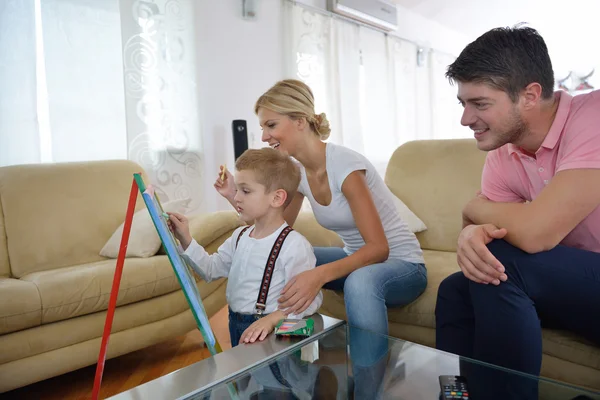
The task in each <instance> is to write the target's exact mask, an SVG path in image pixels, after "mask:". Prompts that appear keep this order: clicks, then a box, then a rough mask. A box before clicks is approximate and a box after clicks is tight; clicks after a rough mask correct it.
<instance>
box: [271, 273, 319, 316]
mask: <svg viewBox="0 0 600 400" xmlns="http://www.w3.org/2000/svg"><path fill="white" fill-rule="evenodd" d="M319 268H321V267H319ZM319 268H315V269H312V270H310V271H304V272H302V273H300V274H298V275H296V276H295V277H294V278H293V279H292V280H291V281H289V282H288V284H287V285H285V287H284V288H283V290H282V291H281V296H280V297H279V309H280V310H284V312H285V313H286V314H299V313H301V312H303V311H304V310H306V309H307V308H308V306H310V304H311V303H312V302H313V300H314V299H315V297H317V294H319V290H321V288H322V287H323V285H324V284H325V282H323V280H322V277H321V274H320V271H319Z"/></svg>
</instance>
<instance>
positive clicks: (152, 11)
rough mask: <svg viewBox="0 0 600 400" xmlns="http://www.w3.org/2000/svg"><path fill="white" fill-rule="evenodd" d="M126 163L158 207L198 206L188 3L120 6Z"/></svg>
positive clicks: (167, 0)
mask: <svg viewBox="0 0 600 400" xmlns="http://www.w3.org/2000/svg"><path fill="white" fill-rule="evenodd" d="M120 5H121V24H122V26H121V32H122V36H123V66H124V72H123V73H124V82H125V109H126V111H127V114H126V116H127V140H128V143H129V146H128V158H129V159H130V160H133V161H135V162H137V163H139V164H140V165H141V166H142V167H143V168H144V170H145V171H146V172H147V173H148V174H149V176H150V180H151V181H152V182H154V183H155V184H157V185H158V189H159V196H160V198H161V200H162V201H168V200H173V199H182V198H191V199H192V201H191V203H190V208H191V210H192V211H196V210H199V209H200V208H201V206H202V202H201V198H202V197H201V187H202V184H201V179H202V168H201V167H202V159H201V139H200V133H199V122H198V118H197V110H198V101H197V96H196V93H197V92H196V90H197V87H196V84H195V52H194V48H195V37H194V29H193V28H194V25H193V15H194V14H193V9H192V7H193V1H192V0H155V1H139V0H135V1H133V0H121V2H120Z"/></svg>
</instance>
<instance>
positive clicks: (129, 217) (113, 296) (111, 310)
mask: <svg viewBox="0 0 600 400" xmlns="http://www.w3.org/2000/svg"><path fill="white" fill-rule="evenodd" d="M137 195H138V186H137V183H136V182H135V179H134V180H133V183H132V184H131V193H130V194H129V205H128V206H127V214H126V216H125V224H124V226H123V236H122V237H121V247H120V248H119V256H118V257H117V267H116V269H115V275H114V278H113V285H112V289H111V291H110V300H109V302H108V310H107V312H106V322H105V323H104V333H103V334H102V344H101V345H100V354H99V356H98V364H97V366H96V377H95V379H94V389H93V391H92V400H97V399H98V395H99V393H100V385H101V383H102V373H103V372H104V361H105V360H106V348H107V346H108V337H109V336H110V330H111V328H112V323H113V317H114V315H115V308H116V306H117V296H118V295H119V285H120V284H121V275H122V274H123V264H124V262H125V254H126V253H127V243H128V242H129V233H130V232H131V222H132V221H133V213H134V211H135V202H136V200H137Z"/></svg>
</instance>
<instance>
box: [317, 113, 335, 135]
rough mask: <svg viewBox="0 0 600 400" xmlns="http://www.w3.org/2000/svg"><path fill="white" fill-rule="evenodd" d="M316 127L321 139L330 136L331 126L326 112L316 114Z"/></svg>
mask: <svg viewBox="0 0 600 400" xmlns="http://www.w3.org/2000/svg"><path fill="white" fill-rule="evenodd" d="M315 128H316V131H317V133H318V134H319V137H320V138H321V140H327V138H329V134H330V133H331V128H330V127H329V120H328V119H327V115H326V114H325V113H321V114H317V115H315Z"/></svg>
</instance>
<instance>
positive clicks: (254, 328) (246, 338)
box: [234, 311, 285, 345]
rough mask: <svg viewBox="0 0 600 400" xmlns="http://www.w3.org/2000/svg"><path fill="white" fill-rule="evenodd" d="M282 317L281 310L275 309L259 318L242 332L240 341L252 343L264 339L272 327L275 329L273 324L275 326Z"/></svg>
mask: <svg viewBox="0 0 600 400" xmlns="http://www.w3.org/2000/svg"><path fill="white" fill-rule="evenodd" d="M284 318H285V314H284V313H283V312H281V311H275V312H273V313H271V314H269V315H267V316H265V317H263V318H260V319H259V320H257V321H256V322H254V323H253V324H252V325H250V326H249V327H248V329H246V330H245V331H244V333H242V337H241V338H240V343H254V342H256V341H257V340H259V341H263V340H265V338H266V337H267V336H268V335H269V333H271V332H273V329H275V326H277V324H278V323H279V321H281V320H282V319H284ZM234 345H235V344H234Z"/></svg>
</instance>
